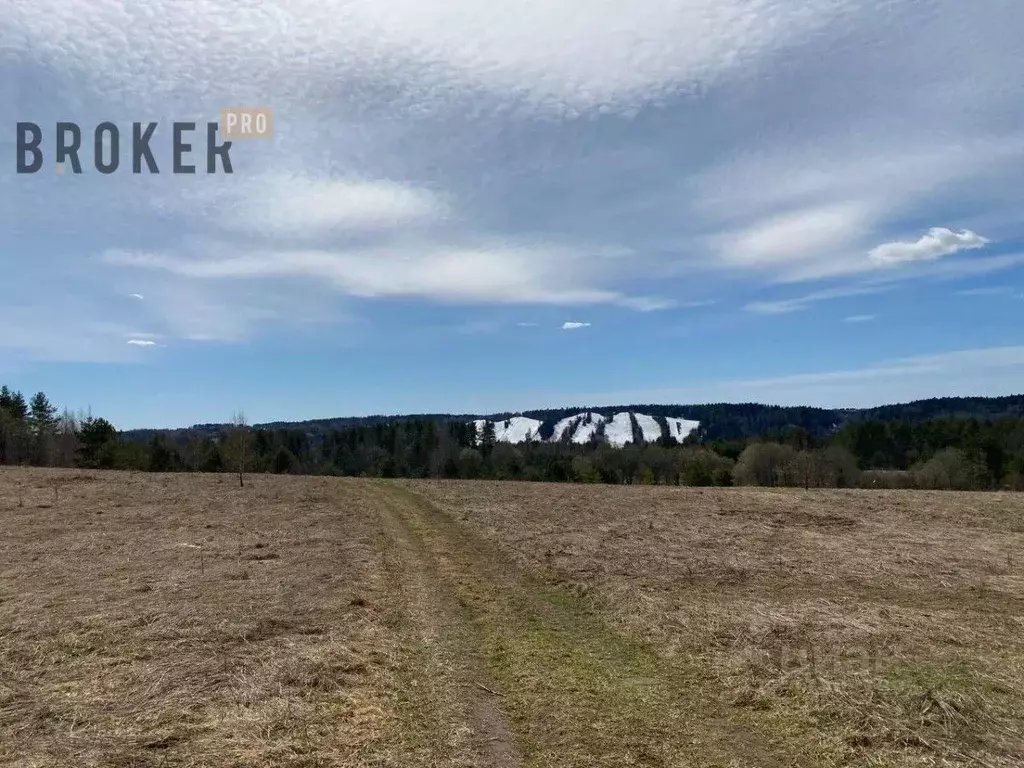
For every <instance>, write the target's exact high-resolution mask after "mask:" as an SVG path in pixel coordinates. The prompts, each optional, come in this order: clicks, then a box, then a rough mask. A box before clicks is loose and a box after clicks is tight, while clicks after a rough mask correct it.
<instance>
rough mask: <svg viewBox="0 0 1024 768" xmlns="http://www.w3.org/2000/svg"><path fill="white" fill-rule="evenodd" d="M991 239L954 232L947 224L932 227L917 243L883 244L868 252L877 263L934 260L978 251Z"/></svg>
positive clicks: (973, 234)
mask: <svg viewBox="0 0 1024 768" xmlns="http://www.w3.org/2000/svg"><path fill="white" fill-rule="evenodd" d="M988 243H989V240H988V239H987V238H984V237H982V236H981V235H979V234H977V233H976V232H971V231H970V230H969V229H965V230H962V231H960V232H954V231H953V230H951V229H946V228H945V227H932V228H931V229H929V230H928V233H927V234H925V235H922V236H921V237H920V238H918V239H917V240H915V241H913V242H906V241H896V242H891V243H883V244H882V245H879V246H877V247H875V248H872V249H871V252H870V253H869V254H868V256H869V258H870V259H871V261H873V262H874V263H876V264H902V263H905V262H913V261H933V260H935V259H939V258H942V257H943V256H950V255H952V254H954V253H957V252H959V251H965V250H977V249H978V248H984V247H985V246H986V245H988Z"/></svg>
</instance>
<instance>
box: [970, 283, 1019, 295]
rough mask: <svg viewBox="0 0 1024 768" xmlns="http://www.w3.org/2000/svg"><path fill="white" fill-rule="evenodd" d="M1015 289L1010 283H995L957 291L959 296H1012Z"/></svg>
mask: <svg viewBox="0 0 1024 768" xmlns="http://www.w3.org/2000/svg"><path fill="white" fill-rule="evenodd" d="M1014 293H1015V289H1014V288H1013V287H1012V286H1009V285H993V286H988V287H985V288H965V289H964V290H961V291H955V294H956V295H957V296H1012V295H1014Z"/></svg>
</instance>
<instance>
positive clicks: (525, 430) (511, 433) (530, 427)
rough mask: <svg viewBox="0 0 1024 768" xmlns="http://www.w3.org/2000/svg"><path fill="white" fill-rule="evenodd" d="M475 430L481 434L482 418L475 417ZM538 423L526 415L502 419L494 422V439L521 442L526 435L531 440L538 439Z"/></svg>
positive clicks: (504, 441)
mask: <svg viewBox="0 0 1024 768" xmlns="http://www.w3.org/2000/svg"><path fill="white" fill-rule="evenodd" d="M473 423H474V424H476V432H477V434H478V435H479V434H481V433H482V432H483V429H484V424H485V423H486V422H485V421H484V420H483V419H477V420H476V421H475V422H473ZM540 425H541V422H539V421H538V420H537V419H531V418H529V417H528V416H513V417H512V418H510V419H505V420H504V421H496V422H494V439H495V440H497V441H498V442H501V443H523V442H526V439H527V437H529V438H531V439H533V440H539V439H540Z"/></svg>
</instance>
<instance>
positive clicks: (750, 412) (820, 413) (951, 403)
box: [123, 394, 1024, 442]
mask: <svg viewBox="0 0 1024 768" xmlns="http://www.w3.org/2000/svg"><path fill="white" fill-rule="evenodd" d="M588 414H589V415H590V417H589V421H588V420H587V417H588ZM617 414H630V415H631V418H630V419H629V421H630V426H631V427H632V426H633V425H634V419H635V421H636V424H635V429H638V430H639V433H640V434H641V435H644V436H648V435H650V436H653V427H652V426H651V422H650V421H648V419H651V420H653V421H654V422H656V423H657V424H658V425H659V427H661V429H662V431H663V433H664V430H665V429H668V430H669V431H670V433H672V436H674V437H676V439H681V438H682V437H684V436H685V435H683V431H684V430H685V429H687V428H688V427H689V426H690V424H691V423H692V422H697V423H698V424H699V426H696V427H695V428H694V429H692V430H690V431H688V432H687V434H693V435H695V436H699V437H700V438H701V439H705V440H719V439H723V440H735V439H742V438H749V437H754V436H760V435H766V434H771V433H773V432H778V431H779V430H783V429H786V428H793V427H795V428H799V429H804V430H807V431H808V432H809V433H811V434H812V435H815V436H825V435H828V434H831V433H832V432H834V431H836V430H837V429H839V428H840V427H842V426H843V425H844V424H848V423H851V422H856V421H866V420H878V421H887V422H889V421H906V422H909V423H918V422H922V421H930V420H933V419H941V418H975V419H982V420H988V419H997V418H1000V417H1007V416H1013V417H1018V418H1022V417H1024V394H1016V395H1006V396H1002V397H940V398H931V399H927V400H915V401H912V402H909V403H897V404H891V405H880V406H876V407H872V408H840V409H835V408H817V407H811V406H779V405H766V404H763V403H705V404H694V405H684V404H629V405H615V406H572V407H566V408H545V409H536V410H528V411H506V412H502V413H492V414H478V413H459V414H451V413H427V414H406V415H372V416H349V417H336V418H324V419H312V420H307V421H293V422H289V421H276V422H266V423H261V424H256V425H254V426H255V427H257V428H262V429H296V430H301V431H303V432H306V433H313V434H317V433H322V432H327V431H330V430H334V429H342V428H345V427H353V426H365V425H372V424H378V423H388V422H396V421H407V420H411V419H421V420H432V421H462V422H481V421H491V422H494V423H496V424H498V423H502V424H503V423H504V422H505V421H506V420H509V421H510V420H512V419H514V418H518V419H528V420H531V422H530V423H533V422H536V425H535V427H534V428H535V430H536V432H537V433H538V435H539V439H541V440H544V441H549V440H550V439H551V437H552V436H553V435H554V434H555V433H556V431H558V434H559V439H565V434H566V433H567V431H568V435H569V438H568V439H570V440H573V439H574V438H575V437H576V436H577V435H580V436H582V435H584V434H588V433H592V432H594V431H597V430H598V429H601V428H603V429H604V432H605V434H607V432H608V430H609V428H610V427H611V424H612V423H615V417H616V415H617ZM597 417H600V418H599V419H598V418H597ZM641 417H642V418H641ZM574 421H575V422H577V423H575V424H574V423H573V422H574ZM595 422H597V423H595ZM519 423H520V424H525V423H527V422H519ZM663 424H664V426H662V425H663ZM673 424H675V426H673ZM560 425H561V426H560ZM224 426H225V425H224V424H197V425H195V426H193V427H189V428H185V429H136V430H126V431H125V432H124V433H123V434H124V436H125V437H127V438H129V439H149V438H150V437H152V436H153V435H154V434H156V433H162V434H174V433H182V432H191V433H193V434H198V435H203V434H214V433H216V432H218V431H219V430H221V429H223V427H224ZM580 430H582V431H580ZM614 430H615V431H613V435H624V434H625V419H624V417H620V418H619V421H618V422H617V423H615V427H614ZM496 431H497V430H496ZM524 438H525V434H524ZM588 439H589V438H588ZM644 439H645V441H646V437H645V438H644ZM584 442H585V440H584ZM629 442H632V441H629Z"/></svg>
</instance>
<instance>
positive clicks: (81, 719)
mask: <svg viewBox="0 0 1024 768" xmlns="http://www.w3.org/2000/svg"><path fill="white" fill-rule="evenodd" d="M0 523H2V535H0V765H3V766H19V767H24V768H37V767H41V766H62V767H63V766H67V767H68V768H77V767H78V766H82V767H88V766H112V767H116V768H129V767H135V766H138V767H140V768H141V767H142V766H146V767H147V768H148V767H153V768H156V767H157V766H166V767H167V768H172V767H176V766H209V767H210V768H213V767H215V766H216V767H217V768H220V767H221V766H227V767H237V768H242V767H243V766H245V767H246V768H256V767H257V766H302V767H313V766H381V767H388V766H409V767H410V768H411V767H412V766H417V767H418V766H424V767H432V766H438V767H443V768H449V767H454V766H484V767H491V766H495V767H496V766H516V767H517V766H551V767H552V768H554V767H556V766H557V767H558V768H562V767H563V766H564V767H566V768H590V767H591V766H608V767H609V768H611V767H612V766H615V767H616V768H618V767H619V766H666V767H667V766H706V767H708V768H711V767H712V766H719V767H721V768H727V767H728V768H755V767H756V768H762V767H763V768H769V767H773V766H780V767H781V766H786V767H788V766H806V767H807V768H815V767H817V766H877V767H881V766H983V767H984V766H1020V765H1024V551H1022V545H1024V494H997V493H990V494H982V493H976V494H972V493H942V492H923V491H921V492H918V491H800V490H790V489H786V490H777V489H745V488H736V489H699V488H674V487H673V488H658V487H641V486H636V487H611V486H574V485H550V484H546V485H541V484H530V483H491V482H444V481H377V480H361V479H335V478H309V477H278V476H251V477H249V478H248V481H247V483H246V487H245V488H239V487H238V483H237V479H235V478H232V477H231V476H228V475H146V474H130V473H114V472H110V473H106V472H82V471H69V470H24V469H0Z"/></svg>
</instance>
